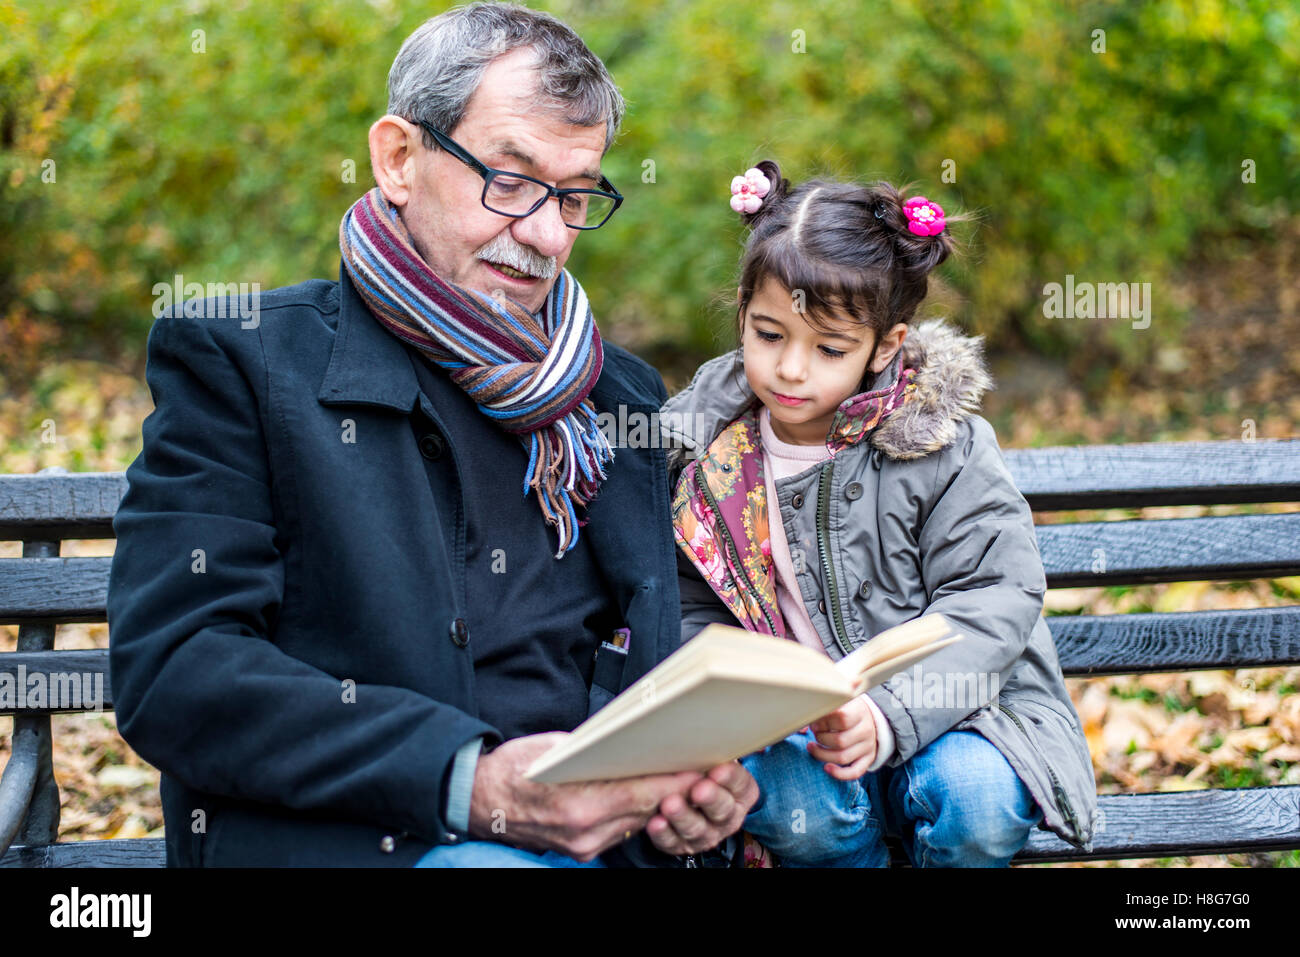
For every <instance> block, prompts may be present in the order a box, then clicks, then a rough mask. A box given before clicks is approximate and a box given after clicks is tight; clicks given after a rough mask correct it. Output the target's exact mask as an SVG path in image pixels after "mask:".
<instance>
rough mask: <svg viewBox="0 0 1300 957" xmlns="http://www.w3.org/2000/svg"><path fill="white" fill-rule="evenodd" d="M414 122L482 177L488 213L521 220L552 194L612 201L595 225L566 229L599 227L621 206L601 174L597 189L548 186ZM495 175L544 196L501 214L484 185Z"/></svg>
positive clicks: (426, 125) (562, 198) (486, 185)
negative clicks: (525, 208) (522, 210)
mask: <svg viewBox="0 0 1300 957" xmlns="http://www.w3.org/2000/svg"><path fill="white" fill-rule="evenodd" d="M415 122H416V123H417V124H418V125H419V126H420V127H421V128H422V129H424V130H425V131H426V132H427V133H428V134H429V135H430V136H432V137H433V139H434V141H435V142H436V143H437V144H438V145H439V146H441V147H442V148H443V149H444V150H446V151H447V152H448V153H450V154H451V155H452V156H454V157H455V158H456V159H458V160H460V161H461V162H462V163H464V164H465V165H466V166H468V167H469V168H470V169H472V170H473V171H474V172H476V173H478V174H479V175H480V176H482V177H483V193H482V195H481V196H480V197H479V200H480V201H481V202H482V203H483V208H484V209H486V210H487V211H488V212H489V213H496V214H497V215H498V216H509V217H511V218H512V219H524V218H525V217H527V216H531V215H533V213H535V212H537V211H538V210H539V209H541V208H542V207H543V206H544V205H545V204H546V203H547V202H548V201H549V200H550V198H551V197H552V196H555V197H557V198H558V199H559V200H560V202H561V203H563V202H564V197H565V196H567V195H569V194H570V193H595V194H596V195H598V196H605V197H607V198H608V199H612V200H613V201H614V205H613V206H612V207H611V208H610V210H609V212H608V213H607V214H606V215H605V218H604V219H602V220H601V221H600V222H598V223H597V224H596V225H595V226H575V225H574V224H573V223H565V224H564V225H565V226H567V227H569V228H570V229H599V228H600V227H601V226H604V225H605V224H606V223H607V222H609V220H610V217H611V216H613V215H614V213H615V212H617V211H618V208H619V207H620V206H622V205H623V194H622V193H620V192H619V191H618V190H617V189H615V188H614V184H613V183H611V182H610V181H609V180H608V179H607V178H606V177H605V176H603V175H602V176H601V177H600V181H599V182H598V183H597V185H598V186H600V187H601V188H600V189H580V188H572V189H559V188H557V187H555V186H552V185H551V184H550V183H544V182H542V181H541V180H540V179H537V178H535V177H532V176H527V175H525V174H523V173H517V172H515V171H514V170H507V169H494V168H493V167H491V166H488V165H487V164H486V163H483V162H481V161H480V160H479V159H478V158H477V157H475V156H474V154H473V153H471V152H470V151H469V150H467V149H465V147H463V146H461V145H460V144H459V143H457V142H456V141H455V140H453V139H452V138H451V137H450V136H448V135H447V134H446V133H444V132H442V131H441V130H439V129H437V128H435V127H433V126H431V125H430V124H428V123H426V122H424V121H423V120H416V121H415ZM498 176H509V177H510V178H511V179H526V180H528V181H529V182H530V183H536V184H537V185H538V186H541V187H542V188H543V189H545V190H546V195H544V196H543V197H542V198H541V199H539V200H538V201H537V203H536V204H535V205H534V206H533V208H532V209H530V210H529V211H528V212H526V213H503V212H501V211H500V210H499V209H493V208H492V207H491V206H489V205H488V204H487V191H488V188H489V187H490V186H491V185H492V180H494V179H496V178H497V177H498Z"/></svg>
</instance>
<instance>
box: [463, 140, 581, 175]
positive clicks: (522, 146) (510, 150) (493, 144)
mask: <svg viewBox="0 0 1300 957" xmlns="http://www.w3.org/2000/svg"><path fill="white" fill-rule="evenodd" d="M543 149H545V144H543ZM485 152H486V154H487V155H488V156H503V157H509V158H510V159H514V160H518V161H519V162H520V163H523V164H524V165H526V166H531V167H532V168H533V169H541V168H542V167H544V166H546V165H548V164H547V162H546V160H547V159H549V158H551V157H547V156H546V155H545V154H544V153H543V154H542V155H541V156H540V157H539V155H538V151H537V150H536V149H534V148H533V147H532V146H530V145H528V144H527V143H525V142H524V141H523V140H522V138H519V137H514V136H511V135H510V134H508V133H506V134H497V135H494V136H491V137H489V138H488V140H487V144H486V147H485ZM572 175H574V176H583V177H586V178H587V179H590V180H599V179H600V163H599V161H597V162H595V163H588V164H587V165H586V166H584V167H583V168H582V169H580V170H578V171H577V172H575V173H573V174H572Z"/></svg>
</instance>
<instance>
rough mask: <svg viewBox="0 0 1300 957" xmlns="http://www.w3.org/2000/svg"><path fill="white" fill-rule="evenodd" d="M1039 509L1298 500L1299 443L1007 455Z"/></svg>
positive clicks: (1152, 445)
mask: <svg viewBox="0 0 1300 957" xmlns="http://www.w3.org/2000/svg"><path fill="white" fill-rule="evenodd" d="M1003 454H1004V456H1005V458H1006V462H1007V468H1008V469H1009V470H1010V471H1011V475H1012V478H1014V479H1015V481H1016V486H1017V487H1018V488H1019V489H1020V491H1021V493H1022V494H1023V495H1024V496H1025V498H1026V499H1027V500H1028V502H1029V504H1030V506H1031V507H1033V508H1035V509H1039V510H1050V509H1082V508H1139V507H1142V506H1147V505H1236V504H1243V503H1249V502H1295V501H1300V439H1268V440H1259V441H1255V442H1141V443H1133V444H1130V445H1079V446H1062V447H1056V448H1044V449H1006V450H1004V452H1003Z"/></svg>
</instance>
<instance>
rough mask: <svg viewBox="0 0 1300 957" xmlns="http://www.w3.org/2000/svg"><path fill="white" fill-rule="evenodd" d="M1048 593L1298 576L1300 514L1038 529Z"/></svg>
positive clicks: (1075, 525) (1057, 526) (1285, 513)
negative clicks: (1078, 589) (1079, 589)
mask: <svg viewBox="0 0 1300 957" xmlns="http://www.w3.org/2000/svg"><path fill="white" fill-rule="evenodd" d="M1034 531H1035V533H1036V534H1037V536H1038V548H1039V551H1040V552H1041V554H1042V557H1043V568H1044V570H1045V571H1046V572H1047V584H1048V585H1049V586H1050V587H1052V588H1076V587H1080V586H1090V585H1133V584H1149V583H1154V582H1170V581H1218V580H1225V579H1242V578H1281V577H1283V576H1287V575H1295V574H1300V512H1284V513H1281V514H1272V515H1216V516H1210V517H1206V518H1167V519H1140V520H1134V521H1127V522H1078V523H1071V524H1063V525H1037V526H1035V528H1034Z"/></svg>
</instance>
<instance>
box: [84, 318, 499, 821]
mask: <svg viewBox="0 0 1300 957" xmlns="http://www.w3.org/2000/svg"><path fill="white" fill-rule="evenodd" d="M209 323H210V321H209V320H199V319H194V318H190V317H175V316H172V315H167V316H164V317H163V318H161V319H160V320H158V321H157V322H155V323H154V326H153V328H152V330H151V331H150V334H149V339H148V359H147V366H146V378H147V381H148V383H149V387H150V391H151V392H152V394H153V399H154V403H155V409H154V411H153V412H152V413H151V414H150V415H149V416H148V418H147V419H146V420H145V423H144V427H143V439H144V445H143V450H142V451H141V453H140V455H139V456H138V457H137V458H136V459H135V461H134V462H133V463H132V464H131V466H130V468H129V469H128V471H127V479H128V482H129V488H128V491H127V494H126V496H125V497H124V498H123V500H122V502H121V504H120V506H119V508H118V511H117V515H116V518H115V519H114V522H113V529H114V532H115V533H116V536H117V546H116V552H115V554H114V556H113V562H112V570H111V573H110V580H109V590H108V605H107V608H108V621H109V628H110V669H111V678H112V687H113V693H114V703H115V707H116V711H117V719H118V727H119V729H120V731H121V733H122V736H123V738H125V739H126V741H127V742H128V743H129V744H130V745H131V747H132V748H134V749H135V750H136V752H137V753H139V754H140V756H141V757H143V758H144V759H145V760H146V761H148V762H150V763H151V764H153V765H154V766H156V767H157V768H159V769H160V770H162V771H164V772H166V773H168V774H170V775H173V776H175V777H176V778H177V779H178V780H179V781H180V782H182V783H183V784H185V785H187V786H189V787H191V788H194V789H196V790H198V791H201V792H205V793H209V794H214V795H220V796H225V797H230V798H234V799H238V800H248V801H259V802H264V803H268V804H272V805H279V806H283V807H289V808H293V809H297V810H302V811H311V812H320V813H325V814H327V815H328V814H334V815H337V816H339V817H341V818H349V819H354V820H362V821H366V822H369V823H374V824H378V825H380V826H385V827H401V828H404V829H405V830H407V831H409V832H410V833H412V834H415V835H418V836H419V837H421V838H424V839H426V840H430V841H433V842H435V843H446V842H447V840H448V838H447V828H446V824H445V821H444V819H443V800H442V798H443V785H444V778H445V777H446V775H447V774H448V772H449V770H450V765H451V763H452V760H453V758H454V756H455V754H456V751H457V750H458V749H459V748H460V747H461V745H463V744H465V743H466V742H467V741H469V740H471V739H473V738H475V737H477V736H479V735H483V736H485V737H486V738H487V739H488V741H489V743H492V742H495V741H498V740H500V737H501V736H500V734H499V733H498V732H497V731H496V729H494V728H492V727H491V726H489V725H487V724H485V723H483V722H482V721H479V720H478V719H476V718H474V717H471V716H470V715H468V714H466V713H464V712H462V711H460V710H458V709H456V708H453V707H450V706H448V705H446V704H443V703H440V702H439V701H436V700H433V699H431V698H428V697H426V696H424V695H423V694H420V693H418V692H416V691H414V690H411V689H409V688H404V687H397V686H388V685H375V684H356V685H355V686H354V687H352V688H348V687H347V686H345V684H344V683H343V681H341V677H346V676H336V675H333V674H328V673H326V672H324V671H321V670H319V669H317V668H316V667H314V666H312V665H309V664H308V663H306V662H304V661H302V660H299V659H297V658H294V657H292V656H290V655H288V654H286V653H285V652H284V651H282V650H281V649H280V648H279V647H277V645H276V643H275V631H276V621H277V618H278V616H279V613H280V610H281V606H282V603H283V601H284V597H285V562H284V558H283V555H282V551H281V545H282V540H281V537H280V536H281V530H280V529H279V528H278V527H277V524H276V510H275V508H274V501H273V492H272V484H271V475H270V467H269V464H268V456H267V451H266V440H265V432H264V429H263V425H262V414H263V413H262V410H263V409H264V404H263V403H262V402H260V401H259V398H258V396H259V393H260V392H261V391H262V390H263V389H264V388H265V379H264V378H263V377H264V375H265V371H264V370H262V371H261V372H260V373H259V372H258V371H257V370H258V367H259V363H260V362H261V361H262V360H261V359H260V356H261V351H260V347H259V346H258V344H257V343H258V340H257V339H253V338H250V339H249V340H246V341H247V342H248V343H249V345H250V348H249V351H250V352H253V351H255V353H256V356H257V357H258V358H257V359H256V360H254V359H245V358H243V356H244V355H245V354H246V353H245V352H244V345H243V343H242V342H238V343H234V344H232V342H231V340H230V336H231V335H232V334H233V335H235V336H238V335H240V334H241V330H239V329H233V330H229V331H226V330H220V331H218V330H213V329H209V328H208V325H209ZM242 334H243V335H248V336H250V337H251V336H255V335H257V334H256V333H247V332H243V333H242ZM219 337H220V338H219ZM250 369H251V370H252V371H248V370H250ZM259 380H260V381H259ZM322 520H327V517H322ZM308 598H309V599H310V596H308Z"/></svg>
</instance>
